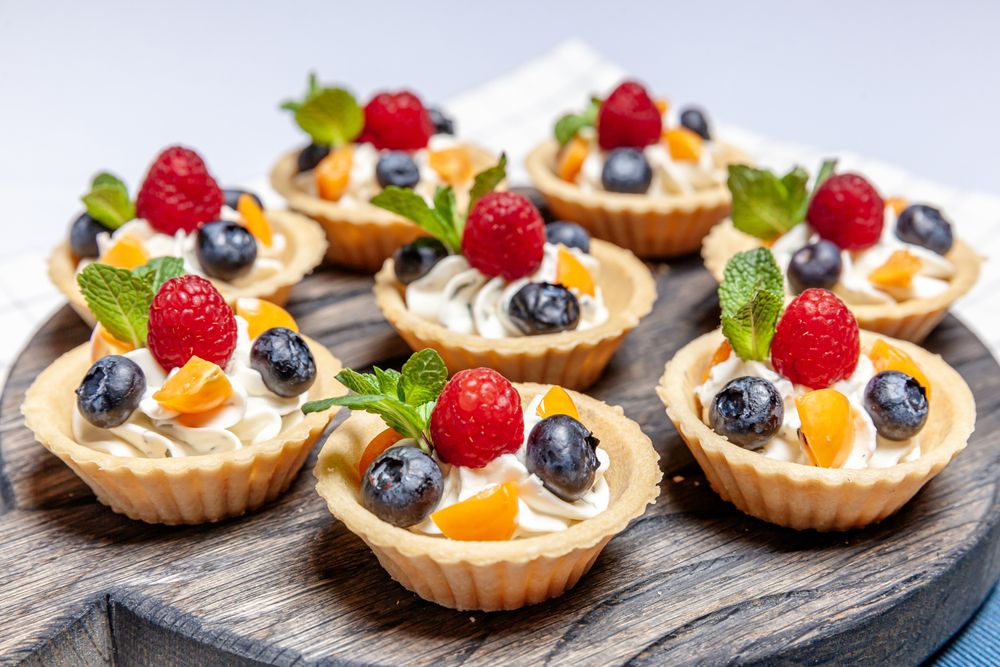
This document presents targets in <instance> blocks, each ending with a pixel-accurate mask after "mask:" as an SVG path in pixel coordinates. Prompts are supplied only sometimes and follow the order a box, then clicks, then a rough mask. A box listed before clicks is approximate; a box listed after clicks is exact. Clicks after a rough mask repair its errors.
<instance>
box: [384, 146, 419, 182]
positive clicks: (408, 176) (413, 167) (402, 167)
mask: <svg viewBox="0 0 1000 667" xmlns="http://www.w3.org/2000/svg"><path fill="white" fill-rule="evenodd" d="M375 179H376V180H377V181H378V184H379V185H380V186H382V187H383V188H384V187H386V186H388V185H395V186H396V187H399V188H412V187H414V186H415V185H416V184H417V183H419V182H420V169H418V168H417V163H416V162H414V161H413V158H412V157H410V154H409V153H407V152H406V151H386V152H385V153H383V154H382V156H381V157H379V159H378V164H376V165H375Z"/></svg>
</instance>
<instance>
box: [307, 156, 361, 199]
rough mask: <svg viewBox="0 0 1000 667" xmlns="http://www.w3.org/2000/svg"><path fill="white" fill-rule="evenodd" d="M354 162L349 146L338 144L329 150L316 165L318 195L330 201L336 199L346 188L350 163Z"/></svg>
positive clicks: (349, 175) (348, 180)
mask: <svg viewBox="0 0 1000 667" xmlns="http://www.w3.org/2000/svg"><path fill="white" fill-rule="evenodd" d="M353 162H354V151H353V149H352V148H351V147H350V146H340V147H339V148H334V149H333V150H332V151H330V154H329V155H327V156H326V157H325V158H323V159H322V160H321V161H320V163H319V164H318V165H316V189H317V191H318V192H319V196H320V197H322V198H323V199H329V200H330V201H337V200H338V199H340V198H341V197H342V196H344V192H345V191H346V190H347V184H348V183H349V182H350V180H351V164H352V163H353Z"/></svg>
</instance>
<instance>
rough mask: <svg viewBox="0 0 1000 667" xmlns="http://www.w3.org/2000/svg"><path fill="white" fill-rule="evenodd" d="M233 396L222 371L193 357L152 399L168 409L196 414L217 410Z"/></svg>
mask: <svg viewBox="0 0 1000 667" xmlns="http://www.w3.org/2000/svg"><path fill="white" fill-rule="evenodd" d="M232 395H233V386H232V385H231V384H229V378H227V377H226V374H225V373H224V372H223V371H222V369H221V368H219V367H218V366H217V365H216V364H213V363H212V362H211V361H205V360H204V359H202V358H201V357H198V356H193V357H191V358H190V359H188V362H187V363H186V364H184V365H183V366H182V367H181V369H180V370H179V371H177V372H176V373H175V374H174V375H172V376H171V377H170V378H168V379H167V381H166V382H164V383H163V386H162V387H160V389H159V391H157V392H156V393H155V394H153V399H155V400H156V402H158V403H159V404H160V405H162V406H163V407H165V408H166V409H168V410H173V411H174V412H180V413H182V414H197V413H200V412H208V411H209V410H213V409H215V408H217V407H219V406H220V405H222V404H223V403H225V402H226V400H227V399H228V398H229V397H230V396H232Z"/></svg>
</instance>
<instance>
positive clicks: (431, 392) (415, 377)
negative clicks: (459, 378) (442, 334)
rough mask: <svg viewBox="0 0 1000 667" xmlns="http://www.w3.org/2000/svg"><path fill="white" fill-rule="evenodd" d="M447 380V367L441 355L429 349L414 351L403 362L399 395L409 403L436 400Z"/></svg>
mask: <svg viewBox="0 0 1000 667" xmlns="http://www.w3.org/2000/svg"><path fill="white" fill-rule="evenodd" d="M447 382H448V368H447V367H446V366H445V365H444V360H442V359H441V355H439V354H438V353H437V352H435V351H434V350H431V349H429V348H428V349H424V350H420V351H419V352H415V353H414V354H413V355H412V356H411V357H410V358H409V359H407V360H406V363H405V364H403V372H402V377H401V379H400V383H399V397H400V398H401V399H403V400H404V401H406V402H407V403H409V404H410V405H423V404H425V403H430V402H432V401H436V400H437V397H438V395H439V394H440V393H441V391H442V390H443V389H444V386H445V384H447Z"/></svg>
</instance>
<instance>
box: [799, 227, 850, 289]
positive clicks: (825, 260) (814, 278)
mask: <svg viewBox="0 0 1000 667" xmlns="http://www.w3.org/2000/svg"><path fill="white" fill-rule="evenodd" d="M842 266H843V265H842V262H841V259H840V248H839V247H838V246H837V244H836V243H833V242H831V241H826V240H820V241H817V242H816V243H810V244H809V245H804V246H802V247H801V248H799V249H798V250H796V251H795V254H794V255H792V259H791V261H790V262H789V263H788V282H789V284H790V286H791V288H792V290H793V291H794V292H795V293H796V294H801V293H802V292H804V291H805V290H807V289H809V288H810V287H822V288H823V289H830V288H831V287H833V286H834V285H836V284H837V281H838V280H840V271H841V268H842Z"/></svg>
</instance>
